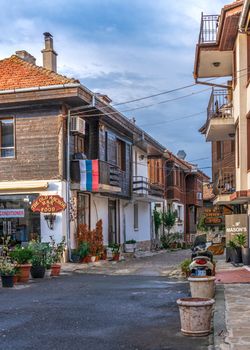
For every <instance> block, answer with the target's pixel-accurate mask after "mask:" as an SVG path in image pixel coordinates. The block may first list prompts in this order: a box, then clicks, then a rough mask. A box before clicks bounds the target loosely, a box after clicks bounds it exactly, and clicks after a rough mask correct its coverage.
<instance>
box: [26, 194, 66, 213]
mask: <svg viewBox="0 0 250 350" xmlns="http://www.w3.org/2000/svg"><path fill="white" fill-rule="evenodd" d="M66 207H67V205H66V203H65V202H64V199H63V198H62V197H60V196H59V195H51V196H39V197H38V198H37V199H35V200H34V201H33V203H32V204H31V210H32V211H38V212H40V213H46V214H49V213H60V212H62V211H64V210H65V209H66Z"/></svg>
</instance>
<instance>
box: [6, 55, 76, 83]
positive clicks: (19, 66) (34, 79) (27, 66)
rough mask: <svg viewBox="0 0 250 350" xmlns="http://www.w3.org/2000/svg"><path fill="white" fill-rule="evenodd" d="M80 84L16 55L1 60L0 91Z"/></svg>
mask: <svg viewBox="0 0 250 350" xmlns="http://www.w3.org/2000/svg"><path fill="white" fill-rule="evenodd" d="M69 83H79V81H78V80H76V79H70V78H67V77H65V76H63V75H60V74H57V73H55V72H52V71H50V70H48V69H46V68H43V67H40V66H36V65H35V64H32V63H29V62H26V61H24V60H23V59H21V58H20V57H18V56H16V55H12V56H11V57H9V58H5V59H4V60H0V90H11V89H19V88H31V87H40V86H50V85H62V84H69Z"/></svg>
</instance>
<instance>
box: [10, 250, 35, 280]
mask: <svg viewBox="0 0 250 350" xmlns="http://www.w3.org/2000/svg"><path fill="white" fill-rule="evenodd" d="M10 257H11V259H12V260H13V261H14V262H16V263H17V268H18V280H19V282H23V283H27V282H28V280H29V276H30V269H31V264H30V261H31V259H32V251H31V249H30V248H29V247H20V246H15V248H14V250H12V251H11V252H10Z"/></svg>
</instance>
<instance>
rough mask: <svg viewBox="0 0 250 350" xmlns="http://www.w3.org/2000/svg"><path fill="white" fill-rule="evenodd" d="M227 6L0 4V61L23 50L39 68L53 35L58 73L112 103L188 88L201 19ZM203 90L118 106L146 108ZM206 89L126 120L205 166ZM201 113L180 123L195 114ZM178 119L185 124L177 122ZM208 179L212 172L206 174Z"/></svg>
mask: <svg viewBox="0 0 250 350" xmlns="http://www.w3.org/2000/svg"><path fill="white" fill-rule="evenodd" d="M226 3H227V1H222V0H216V1H210V0H185V1H180V0H179V1H172V0H171V1H170V0H155V1H153V0H133V1H131V0H128V1H123V0H71V1H68V0H53V1H51V0H50V1H48V0H40V1H39V2H38V1H34V0H33V1H30V0H22V1H19V0H12V1H11V2H7V1H5V0H0V5H1V13H0V21H1V35H0V45H1V49H0V58H4V57H8V56H10V55H11V54H13V53H14V52H15V51H16V50H21V49H25V50H27V51H28V52H30V53H31V54H33V55H34V56H35V57H36V58H37V64H39V65H42V57H41V52H40V51H41V49H42V48H43V36H42V33H43V32H45V31H48V32H51V33H52V34H53V36H54V46H55V49H56V51H57V53H58V71H59V72H60V73H62V74H65V75H69V76H73V77H75V78H78V79H80V80H81V82H82V83H83V85H85V86H87V87H88V88H89V89H92V90H94V91H96V92H102V93H105V94H108V95H109V96H110V97H111V98H112V100H113V102H114V103H115V102H123V101H127V100H130V99H134V98H137V97H142V96H146V95H150V94H154V93H157V92H161V91H166V90H170V89H173V88H176V87H179V86H183V85H186V84H190V83H193V76H192V71H193V62H194V52H195V44H196V42H197V38H198V34H199V26H200V13H201V11H203V12H204V13H205V14H217V13H219V12H220V9H221V7H222V6H223V5H224V4H226ZM204 89H206V87H204V86H196V87H193V88H190V89H188V90H183V91H181V92H178V93H172V94H168V95H163V96H161V97H157V98H154V99H150V100H146V101H142V102H140V103H139V102H138V103H133V104H128V105H123V106H120V110H121V111H123V110H126V109H130V108H133V107H139V106H143V105H146V104H152V103H156V102H160V101H163V100H167V99H171V98H175V97H180V96H183V95H186V94H190V93H193V92H198V91H201V90H204ZM209 93H210V92H209V90H206V91H203V92H201V93H199V94H194V95H192V96H189V97H187V98H183V99H179V100H176V101H172V102H168V103H164V104H160V105H155V106H153V107H151V108H145V109H141V110H135V111H131V112H128V113H126V115H127V116H128V117H135V119H136V122H137V124H138V125H139V126H143V128H144V129H145V130H146V131H147V132H149V133H150V134H151V135H152V136H153V137H154V138H155V139H157V140H158V141H159V142H161V143H162V144H164V145H165V146H166V148H168V149H170V150H171V151H172V152H174V153H177V151H178V150H179V149H184V150H185V152H186V153H187V159H188V160H191V161H192V160H196V159H200V158H207V159H202V160H200V161H197V162H195V163H198V164H199V166H200V167H201V168H204V167H207V166H211V163H210V144H209V143H206V142H205V139H204V137H203V136H202V135H200V134H199V133H198V129H199V127H200V126H201V125H202V124H203V122H204V120H205V118H206V115H205V110H206V107H207V103H208V97H209ZM203 111H204V113H203V114H200V115H197V116H194V117H190V118H184V117H186V116H189V115H191V114H194V113H199V112H203ZM181 118H183V119H181ZM204 171H205V172H207V173H208V174H210V169H204Z"/></svg>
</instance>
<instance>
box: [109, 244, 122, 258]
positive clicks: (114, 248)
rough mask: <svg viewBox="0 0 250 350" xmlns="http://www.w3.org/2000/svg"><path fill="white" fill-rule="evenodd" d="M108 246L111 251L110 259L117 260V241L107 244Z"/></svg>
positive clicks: (118, 252)
mask: <svg viewBox="0 0 250 350" xmlns="http://www.w3.org/2000/svg"><path fill="white" fill-rule="evenodd" d="M108 248H111V251H112V260H114V261H119V259H120V245H119V244H118V243H111V244H109V246H108Z"/></svg>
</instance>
